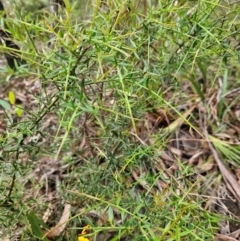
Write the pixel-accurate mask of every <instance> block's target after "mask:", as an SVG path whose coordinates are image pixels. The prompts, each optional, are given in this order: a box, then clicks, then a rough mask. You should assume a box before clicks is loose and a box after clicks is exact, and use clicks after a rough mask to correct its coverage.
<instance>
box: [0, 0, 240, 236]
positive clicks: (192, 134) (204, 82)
mask: <svg viewBox="0 0 240 241" xmlns="http://www.w3.org/2000/svg"><path fill="white" fill-rule="evenodd" d="M80 2H81V4H80ZM143 2H144V3H147V5H140V4H139V5H138V4H136V3H134V2H130V1H118V0H114V1H100V0H97V1H92V2H91V4H88V5H86V3H84V1H79V2H77V1H75V2H74V1H68V0H64V3H65V5H66V8H62V9H61V10H60V12H59V14H57V13H56V14H52V13H50V12H49V11H46V9H42V10H40V11H38V12H37V14H36V12H28V11H26V9H28V8H27V7H26V9H23V10H21V11H20V10H18V11H16V14H15V16H14V17H9V18H8V19H5V20H4V21H5V22H6V23H5V24H6V26H8V31H9V33H11V36H12V38H13V39H14V41H16V42H17V43H18V44H19V48H20V49H21V50H20V51H15V52H14V50H13V49H11V52H12V53H14V54H15V55H20V56H21V58H22V59H23V60H24V61H26V63H27V64H24V65H19V66H16V70H15V72H14V75H15V76H14V77H13V78H12V81H13V84H12V88H10V90H9V91H8V92H7V93H4V94H5V95H3V96H1V97H0V107H1V108H2V109H3V112H1V113H0V115H1V119H2V120H4V122H3V124H2V123H0V125H1V124H2V125H4V133H0V167H1V178H0V193H1V194H0V212H1V214H2V215H1V217H0V224H1V223H2V224H4V225H3V226H4V230H3V233H4V237H12V236H14V235H15V234H16V233H19V235H20V238H21V239H22V240H23V239H24V240H38V239H40V240H48V239H51V238H55V239H56V240H59V241H60V240H70V241H76V240H79V241H80V240H81V241H87V240H98V241H99V240H100V241H101V240H111V241H115V240H136V241H137V240H149V241H155V240H158V241H159V240H168V241H171V240H213V239H214V235H215V233H216V232H217V230H218V228H219V226H218V222H219V217H218V215H216V214H214V213H211V212H210V211H209V210H207V208H206V209H204V205H205V204H206V202H207V200H206V198H205V197H206V195H207V194H206V195H205V194H204V195H203V196H201V195H200V194H198V193H197V192H198V191H197V190H198V188H197V187H198V186H199V187H201V185H203V183H202V182H203V181H202V180H204V175H205V174H206V175H208V172H210V171H212V169H211V168H208V169H207V168H206V169H207V170H203V171H202V173H204V174H202V173H197V171H196V170H197V169H196V168H195V166H197V164H196V163H197V162H198V163H200V164H199V165H202V166H203V164H204V163H205V162H207V161H208V158H209V156H207V154H206V153H208V152H207V151H205V149H204V148H207V147H205V146H204V145H203V144H202V142H204V143H205V139H204V132H203V119H202V118H203V117H202V116H203V115H204V116H205V115H207V125H208V126H209V129H211V131H212V133H211V136H210V139H211V141H212V142H213V144H214V146H215V148H216V149H217V150H218V151H219V153H221V154H222V156H223V157H224V158H226V159H227V160H226V163H231V164H232V165H234V166H238V165H239V161H240V160H239V155H238V154H239V149H238V147H237V146H236V145H234V144H233V142H227V141H226V140H221V135H220V134H221V131H222V130H223V129H224V126H225V125H226V124H227V123H228V121H231V123H232V124H231V125H232V126H235V125H236V123H235V121H236V120H235V119H234V120H232V119H231V117H232V116H231V115H230V114H229V113H230V108H228V109H227V110H226V102H227V101H228V100H229V99H228V97H229V95H230V94H229V93H230V92H231V91H233V89H236V87H237V84H238V85H239V80H238V78H235V77H233V76H232V75H231V74H230V72H229V71H228V69H230V68H233V66H235V68H237V67H236V66H238V62H239V54H238V52H237V51H236V48H235V47H236V46H235V44H234V43H235V42H236V41H237V38H238V32H237V31H236V30H235V29H236V28H237V26H238V23H237V21H236V16H235V15H236V10H235V8H234V7H233V5H228V6H225V5H224V3H222V2H221V1H216V0H215V1H194V2H192V1H179V2H178V1H158V2H157V1H156V3H155V2H154V1H143ZM79 5H80V6H79ZM30 7H31V8H32V6H30ZM235 7H236V6H235ZM16 9H18V7H17V6H16ZM83 9H87V11H86V12H84V11H83ZM78 10H79V12H78ZM146 10H147V11H146ZM25 11H26V12H27V14H26V12H25ZM79 13H81V16H79ZM84 14H85V15H84ZM9 16H10V15H9ZM1 50H2V51H3V52H4V53H8V51H10V49H9V48H7V47H6V46H5V45H4V44H3V45H2V46H1ZM8 71H10V72H11V71H13V70H9V69H7V68H5V73H6V74H8ZM238 73H239V70H238V69H237V70H236V73H235V75H238ZM17 76H19V77H18V78H17ZM222 76H223V77H222ZM219 78H220V79H219ZM231 78H234V81H235V80H236V81H237V84H236V85H234V84H233V83H232V81H233V80H231ZM221 80H222V81H221ZM219 83H220V86H219ZM232 88H233V89H232ZM219 89H220V90H221V91H219ZM233 92H234V91H233ZM18 93H21V94H22V96H24V99H25V100H24V101H23V103H21V104H20V105H19V104H17V101H16V99H17V94H18ZM232 96H233V99H231V100H230V102H231V106H234V108H235V106H236V105H235V104H236V102H237V98H238V97H236V96H234V95H232ZM196 110H197V111H196ZM205 117H206V116H205ZM234 118H235V117H234ZM187 134H188V135H187ZM234 135H235V134H234ZM216 136H220V137H219V139H217V137H216ZM222 136H223V135H222ZM199 149H201V150H202V152H198V151H199ZM208 155H209V154H208ZM200 157H201V158H200ZM229 159H230V160H229ZM198 167H199V166H198ZM211 167H212V166H211ZM210 169H211V170H210ZM198 174H199V175H198ZM201 175H202V176H203V177H202V176H201ZM199 176H201V178H199ZM208 191H209V190H208ZM208 195H209V194H208ZM213 195H215V193H213ZM66 203H68V204H69V205H71V216H69V217H68V219H67V220H65V223H66V224H67V225H66V227H65V226H64V227H65V228H64V229H58V227H59V226H61V225H62V223H60V222H58V221H59V220H60V217H61V215H62V217H64V214H61V211H60V210H62V209H63V206H64V205H65V204H66ZM50 204H52V205H53V206H54V207H53V208H50V207H49V206H50ZM46 210H47V211H49V213H50V214H49V217H48V218H46V215H45V214H46V212H47V211H46ZM88 225H89V226H88ZM0 226H1V225H0ZM84 227H85V228H84ZM86 227H88V228H86ZM52 230H57V231H55V232H53V231H52ZM58 230H61V231H59V232H58ZM0 231H1V229H0ZM53 233H54V235H53ZM0 235H1V233H0ZM51 235H52V236H51ZM50 236H51V237H50ZM53 236H54V237H53ZM57 236H58V237H57ZM0 238H1V236H0Z"/></svg>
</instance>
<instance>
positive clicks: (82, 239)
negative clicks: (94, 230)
mask: <svg viewBox="0 0 240 241" xmlns="http://www.w3.org/2000/svg"><path fill="white" fill-rule="evenodd" d="M78 241H90V240H89V239H88V238H85V237H83V236H79V237H78Z"/></svg>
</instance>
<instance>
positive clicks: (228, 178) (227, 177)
mask: <svg viewBox="0 0 240 241" xmlns="http://www.w3.org/2000/svg"><path fill="white" fill-rule="evenodd" d="M203 128H204V134H205V138H206V140H207V142H208V146H209V148H210V150H211V152H212V154H213V157H214V159H215V161H216V163H217V165H218V168H219V170H220V172H221V173H222V176H223V179H224V181H225V183H226V185H227V187H228V189H229V191H230V192H231V193H232V194H233V195H234V197H235V198H236V199H237V200H238V201H239V202H240V186H239V184H238V182H237V181H236V179H235V178H234V176H233V174H232V173H231V172H230V171H229V170H228V169H227V168H226V167H225V165H224V164H223V163H222V161H221V160H220V158H219V156H218V153H217V151H216V150H215V148H214V147H213V144H212V142H211V140H210V138H209V135H208V132H207V128H206V116H205V115H204V127H203Z"/></svg>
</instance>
